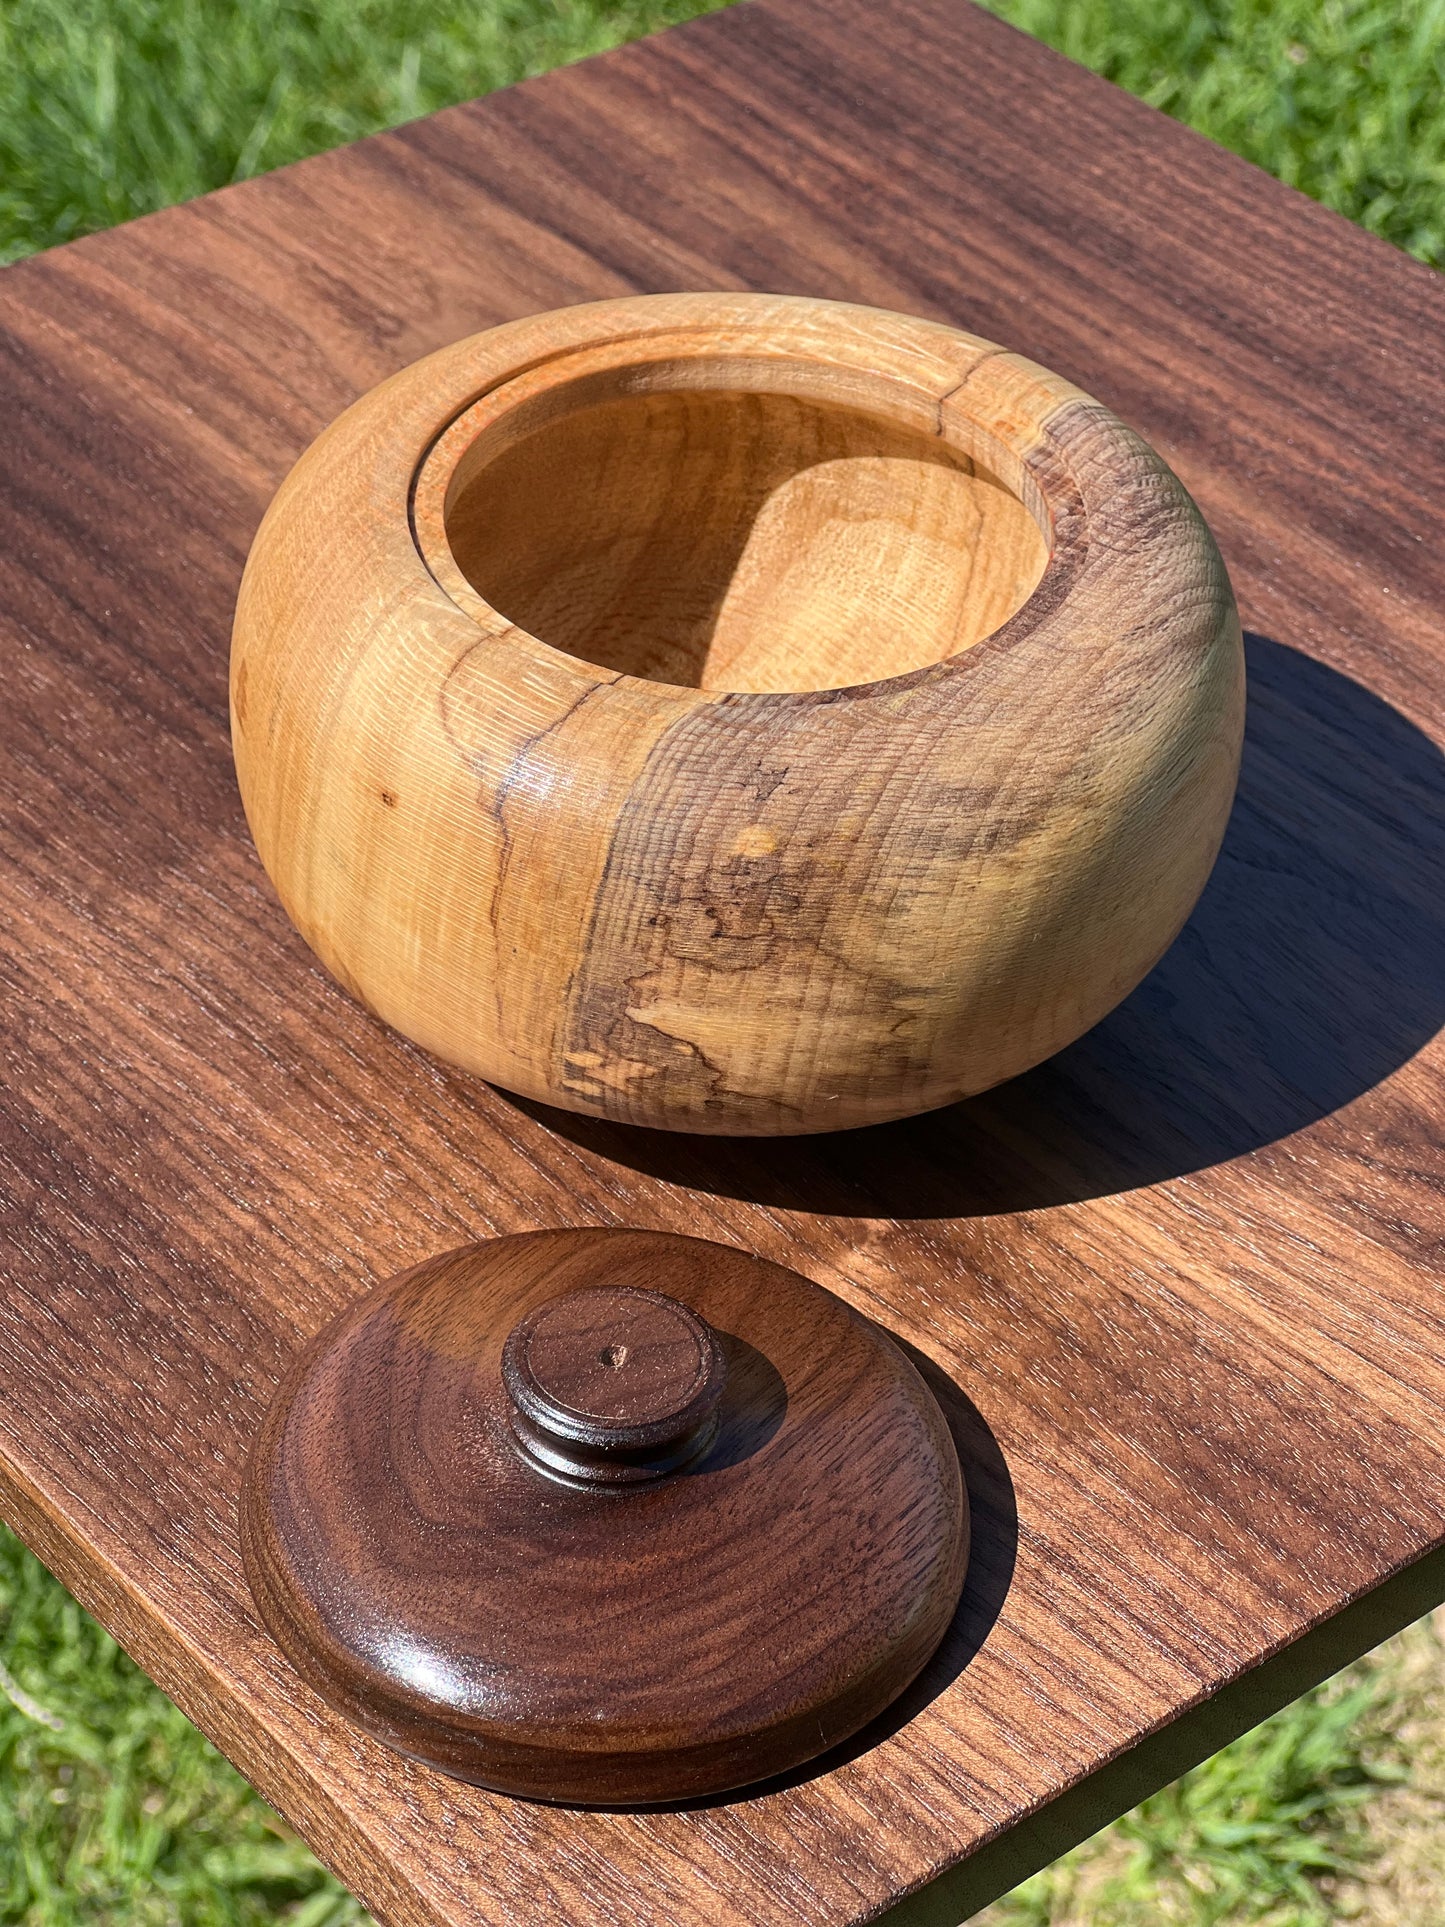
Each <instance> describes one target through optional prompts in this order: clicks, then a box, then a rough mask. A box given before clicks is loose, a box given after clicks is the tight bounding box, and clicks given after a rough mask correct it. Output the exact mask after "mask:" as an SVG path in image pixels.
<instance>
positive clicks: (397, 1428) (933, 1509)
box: [242, 1230, 968, 1806]
mask: <svg viewBox="0 0 1445 1927" xmlns="http://www.w3.org/2000/svg"><path fill="white" fill-rule="evenodd" d="M242 1547H243V1551H244V1556H245V1561H246V1572H247V1576H248V1578H249V1579H250V1582H251V1589H252V1592H253V1594H254V1596H255V1598H256V1601H257V1603H258V1604H259V1605H260V1606H261V1608H262V1609H263V1612H264V1614H265V1618H266V1622H267V1624H268V1625H269V1626H270V1627H271V1629H272V1630H273V1632H274V1633H275V1634H276V1637H277V1639H278V1641H279V1642H280V1644H281V1645H282V1646H283V1648H284V1649H285V1651H286V1652H287V1654H288V1655H289V1656H290V1658H291V1659H292V1660H293V1662H294V1663H295V1665H296V1667H297V1669H298V1671H300V1672H301V1673H302V1675H303V1676H304V1677H305V1678H307V1679H308V1680H310V1681H311V1682H312V1683H313V1684H314V1685H315V1686H316V1687H317V1689H318V1690H319V1691H320V1692H321V1693H322V1694H323V1696H324V1697H325V1698H326V1699H328V1700H329V1701H330V1702H331V1703H332V1704H333V1705H335V1706H337V1707H338V1708H339V1709H340V1710H341V1711H342V1712H343V1713H346V1714H349V1715H350V1716H351V1717H352V1718H354V1719H355V1720H357V1722H358V1723H359V1724H360V1725H362V1726H364V1727H365V1728H366V1729H367V1730H368V1731H369V1732H374V1733H376V1734H377V1735H378V1736H379V1737H380V1738H381V1739H382V1740H384V1741H386V1742H388V1743H389V1744H391V1745H394V1746H396V1747H398V1748H400V1750H401V1751H402V1752H403V1753H406V1754H408V1755H410V1756H411V1757H412V1758H414V1759H419V1760H424V1761H427V1762H428V1763H430V1764H432V1765H434V1766H438V1767H441V1768H442V1769H443V1770H444V1771H447V1772H451V1773H455V1774H457V1775H459V1776H460V1777H461V1778H462V1779H464V1780H470V1781H474V1782H476V1783H477V1784H479V1785H483V1786H491V1787H496V1788H499V1789H500V1790H501V1791H503V1792H506V1793H514V1794H519V1795H524V1796H526V1797H528V1798H532V1799H542V1800H553V1801H562V1802H566V1803H568V1804H580V1805H584V1806H636V1805H638V1804H639V1803H642V1802H647V1801H652V1802H657V1801H663V1800H670V1801H676V1800H681V1799H684V1798H687V1799H692V1800H698V1799H701V1798H704V1797H706V1796H709V1795H715V1794H719V1793H725V1792H727V1791H729V1790H731V1789H733V1788H736V1787H740V1786H745V1785H748V1784H750V1783H752V1782H754V1781H757V1780H761V1779H764V1778H766V1777H768V1776H770V1775H775V1774H778V1773H782V1772H784V1771H786V1770H789V1769H792V1768H795V1767H798V1766H801V1765H802V1764H803V1763H804V1762H806V1761H810V1760H813V1759H816V1758H817V1756H818V1755H819V1754H820V1753H824V1752H826V1751H827V1749H828V1748H829V1747H830V1746H835V1745H837V1744H838V1743H839V1742H841V1741H843V1740H846V1739H850V1738H851V1737H852V1736H853V1735H854V1734H855V1733H856V1732H858V1730H859V1729H860V1728H861V1727H863V1726H865V1725H866V1724H867V1723H868V1721H869V1720H870V1719H872V1718H874V1717H875V1716H876V1715H877V1714H878V1713H880V1712H882V1710H883V1709H884V1708H885V1707H886V1706H888V1705H889V1704H890V1702H891V1701H893V1700H894V1699H895V1698H896V1697H897V1695H898V1694H899V1693H900V1692H901V1691H902V1690H903V1688H904V1687H906V1686H907V1685H908V1684H909V1683H910V1682H911V1681H912V1680H913V1679H914V1678H915V1677H916V1676H917V1674H918V1672H919V1669H920V1668H921V1667H922V1666H923V1665H924V1663H925V1662H926V1661H927V1660H928V1659H930V1658H931V1657H932V1655H933V1653H934V1651H935V1650H936V1648H937V1646H938V1643H939V1641H940V1640H941V1639H942V1637H943V1635H944V1633H945V1631H946V1630H947V1628H948V1625H949V1622H950V1621H951V1619H952V1618H953V1614H954V1610H955V1608H956V1607H957V1605H958V1599H959V1592H960V1588H961V1587H962V1585H963V1578H964V1568H965V1565H966V1563H967V1557H968V1519H967V1505H966V1500H965V1498H964V1494H963V1486H962V1480H961V1476H960V1472H959V1460H958V1451H957V1447H956V1446H955V1443H954V1441H953V1439H952V1437H951V1436H950V1434H949V1429H948V1426H947V1424H946V1422H945V1419H944V1416H943V1414H942V1412H941V1411H940V1410H939V1406H938V1403H937V1401H936V1400H935V1399H934V1397H933V1395H932V1393H931V1392H930V1391H929V1389H928V1387H927V1386H926V1385H925V1383H924V1382H923V1380H922V1379H921V1378H920V1376H919V1374H918V1372H917V1371H916V1370H915V1369H914V1367H913V1366H912V1365H911V1364H910V1363H909V1362H908V1360H907V1359H905V1358H904V1357H903V1356H902V1355H901V1354H900V1352H899V1350H898V1348H897V1346H895V1345H893V1344H892V1343H891V1342H890V1341H889V1340H888V1338H887V1337H886V1336H884V1334H883V1333H881V1332H880V1331H879V1330H878V1328H877V1326H876V1325H872V1324H870V1323H869V1322H868V1320H866V1319H863V1318H860V1317H859V1316H858V1315H857V1313H856V1312H853V1311H851V1310H850V1309H849V1308H848V1307H847V1306H846V1305H843V1304H840V1303H839V1301H838V1300H837V1299H836V1298H833V1297H831V1296H830V1295H829V1294H828V1293H826V1292H822V1291H819V1289H818V1288H817V1286H816V1285H813V1284H810V1283H809V1282H808V1280H807V1279H805V1278H800V1277H799V1276H798V1274H797V1273H796V1272H792V1271H788V1270H786V1269H785V1268H784V1267H783V1266H781V1265H771V1264H767V1263H764V1262H763V1261H761V1260H759V1259H757V1258H754V1257H751V1256H749V1255H748V1254H747V1253H746V1252H741V1251H738V1250H736V1249H730V1248H729V1247H727V1246H725V1245H719V1244H715V1243H712V1242H710V1241H704V1240H702V1239H699V1238H678V1237H669V1236H666V1235H664V1234H661V1233H658V1232H655V1231H623V1230H612V1231H600V1230H592V1231H535V1232H531V1233H529V1234H526V1235H524V1236H522V1237H518V1238H494V1239H491V1240H489V1241H488V1242H486V1243H484V1244H475V1245H466V1246H463V1247H462V1249H461V1250H460V1251H454V1252H448V1253H444V1254H443V1255H442V1256H440V1257H438V1258H434V1259H431V1260H429V1261H428V1262H427V1263H425V1264H422V1265H419V1266H417V1267H415V1268H414V1269H413V1270H411V1271H408V1272H404V1273H403V1274H402V1275H401V1277H400V1278H396V1279H392V1280H390V1281H389V1282H388V1283H387V1284H385V1285H383V1286H381V1287H380V1288H379V1289H378V1290H377V1291H375V1292H370V1293H367V1294H365V1295H364V1296H363V1297H362V1298H361V1299H360V1300H358V1301H357V1303H356V1304H355V1305H352V1306H349V1307H348V1308H347V1309H346V1311H344V1312H343V1313H342V1314H341V1316H340V1318H338V1319H335V1320H333V1321H332V1323H331V1324H330V1325H329V1326H327V1327H326V1328H325V1329H324V1330H323V1331H322V1332H321V1333H320V1334H319V1335H318V1337H317V1339H316V1340H315V1342H314V1344H313V1345H312V1346H310V1347H309V1348H308V1349H307V1351H306V1352H305V1353H304V1354H303V1355H302V1357H301V1359H300V1360H298V1362H297V1364H296V1366H295V1367H293V1369H292V1371H291V1373H290V1374H289V1376H288V1378H287V1380H286V1383H285V1384H284V1385H283V1387H282V1389H281V1391H280V1392H279V1393H278V1394H277V1397H276V1400H275V1402H274V1403H273V1405H272V1407H271V1409H270V1411H269V1412H268V1414H267V1417H266V1423H265V1425H264V1426H263V1427H262V1430H261V1434H260V1438H259V1439H258V1441H257V1445H256V1447H255V1449H254V1450H253V1452H252V1454H251V1459H250V1463H249V1466H248V1469H247V1477H246V1486H245V1492H244V1497H243V1507H242Z"/></svg>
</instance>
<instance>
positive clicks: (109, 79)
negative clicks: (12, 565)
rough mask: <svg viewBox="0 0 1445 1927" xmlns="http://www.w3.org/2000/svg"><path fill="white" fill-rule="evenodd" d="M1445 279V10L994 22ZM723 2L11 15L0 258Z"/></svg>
mask: <svg viewBox="0 0 1445 1927" xmlns="http://www.w3.org/2000/svg"><path fill="white" fill-rule="evenodd" d="M993 4H994V6H995V10H996V11H998V12H1000V13H1002V14H1004V15H1005V16H1006V17H1007V18H1009V19H1011V20H1013V21H1014V22H1015V23H1016V24H1017V25H1019V26H1022V27H1025V28H1027V29H1028V30H1029V31H1030V32H1032V33H1036V34H1038V35H1040V36H1041V37H1042V38H1043V39H1045V40H1048V41H1049V42H1051V43H1052V44H1053V45H1054V46H1057V47H1060V48H1061V49H1062V50H1063V51H1064V52H1065V53H1068V54H1071V55H1073V56H1074V58H1075V59H1078V60H1082V61H1085V62H1086V63H1087V64H1088V65H1089V66H1091V67H1094V68H1096V69H1097V70H1098V71H1099V72H1100V73H1104V74H1107V75H1108V76H1109V77H1110V78H1111V79H1113V80H1116V81H1118V82H1120V83H1121V84H1122V85H1123V86H1125V87H1128V88H1130V89H1132V90H1133V91H1134V92H1135V93H1138V94H1141V95H1142V96H1143V97H1144V98H1145V99H1146V100H1150V101H1153V102H1154V103H1155V104H1156V105H1157V106H1160V107H1163V108H1165V109H1166V110H1167V111H1168V112H1169V113H1171V114H1175V115H1177V116H1178V117H1179V118H1180V119H1182V120H1186V121H1188V122H1190V123H1191V125H1193V126H1195V127H1198V128H1200V129H1202V130H1203V131H1204V132H1205V133H1207V134H1210V135H1212V136H1213V137H1214V138H1215V139H1216V140H1220V141H1223V142H1225V143H1226V144H1227V145H1228V146H1230V147H1233V148H1236V149H1237V150H1238V151H1239V152H1240V153H1242V154H1245V155H1247V156H1248V157H1249V158H1250V159H1251V160H1255V161H1258V162H1259V163H1260V165H1261V166H1263V167H1267V168H1269V169H1270V170H1271V171H1272V172H1274V173H1276V174H1278V175H1280V176H1281V177H1282V178H1283V179H1285V180H1287V181H1290V182H1292V183H1294V185H1296V186H1298V187H1301V188H1303V189H1304V190H1305V191H1306V192H1307V193H1310V194H1314V195H1316V196H1317V197H1318V198H1319V199H1321V200H1323V201H1325V202H1327V203H1328V204H1329V205H1330V206H1331V207H1334V208H1337V209H1338V210H1339V211H1340V212H1341V213H1343V214H1347V215H1349V216H1350V217H1351V218H1352V219H1354V220H1357V221H1362V222H1363V223H1364V224H1365V225H1366V226H1367V227H1370V228H1372V229H1374V231H1375V232H1376V233H1378V234H1382V235H1384V236H1386V237H1387V238H1388V239H1389V240H1392V241H1394V242H1396V243H1397V244H1398V245H1399V246H1401V247H1403V248H1408V249H1410V250H1411V252H1413V253H1415V254H1417V255H1419V256H1420V258H1421V259H1422V260H1426V261H1433V262H1436V263H1437V264H1442V263H1445V0H993ZM707 5H708V0H0V260H8V259H13V258H14V257H16V256H17V255H21V254H25V253H28V252H29V251H31V250H32V249H35V248H41V247H48V246H50V245H51V244H52V243H53V242H56V241H64V240H67V239H69V238H70V237H71V236H72V235H76V234H84V233H88V232H89V231H91V230H92V229H95V228H100V227H106V226H109V225H110V224H111V223H112V222H115V221H120V220H125V219H126V218H128V217H129V216H130V215H133V214H142V213H145V212H147V211H148V210H149V209H151V208H156V207H163V206H165V205H167V204H168V203H170V202H172V201H178V200H184V199H186V198H188V197H189V196H191V195H193V194H200V193H203V192H205V190H206V189H208V188H212V187H219V186H221V185H223V184H224V183H225V182H227V181H233V180H239V179H241V178H242V177H243V176H245V175H247V174H252V173H258V172H260V171H262V170H264V169H266V168H270V167H276V166H279V165H280V163H281V162H283V161H288V160H294V159H296V158H297V157H299V156H300V155H303V154H309V153H314V152H315V151H316V150H318V149H319V148H323V147H329V146H333V145H335V144H336V143H337V142H339V141H344V140H351V139H354V138H355V137H356V136H357V135H359V134H365V133H369V132H371V131H372V130H374V129H376V128H380V127H387V126H391V125H394V124H395V123H396V122H398V121H402V120H406V119H408V118H410V117H411V116H413V115H416V114H423V113H428V112H430V111H431V110H432V109H433V108H436V107H440V106H443V105H445V104H447V103H448V102H451V101H454V100H460V99H463V98H465V97H466V96H468V95H471V94H477V93H484V92H486V91H487V90H488V89H489V88H493V87H498V86H501V85H503V84H505V83H506V82H508V81H511V80H517V79H520V78H521V77H522V76H523V75H525V74H530V73H537V72H540V71H541V70H542V69H544V68H546V67H550V66H554V65H556V64H557V63H559V62H561V61H564V60H573V59H576V58H578V57H579V56H580V55H582V54H586V53H592V52H595V51H596V50H597V49H599V48H602V47H607V46H612V45H614V44H616V42H618V41H620V40H624V39H627V38H629V37H630V36H632V35H634V34H638V33H643V32H646V31H648V30H650V29H652V28H654V27H659V26H665V25H667V24H668V23H669V22H671V21H673V20H678V19H682V18H684V17H686V16H688V15H690V14H693V13H698V12H702V11H705V10H706V7H707Z"/></svg>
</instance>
